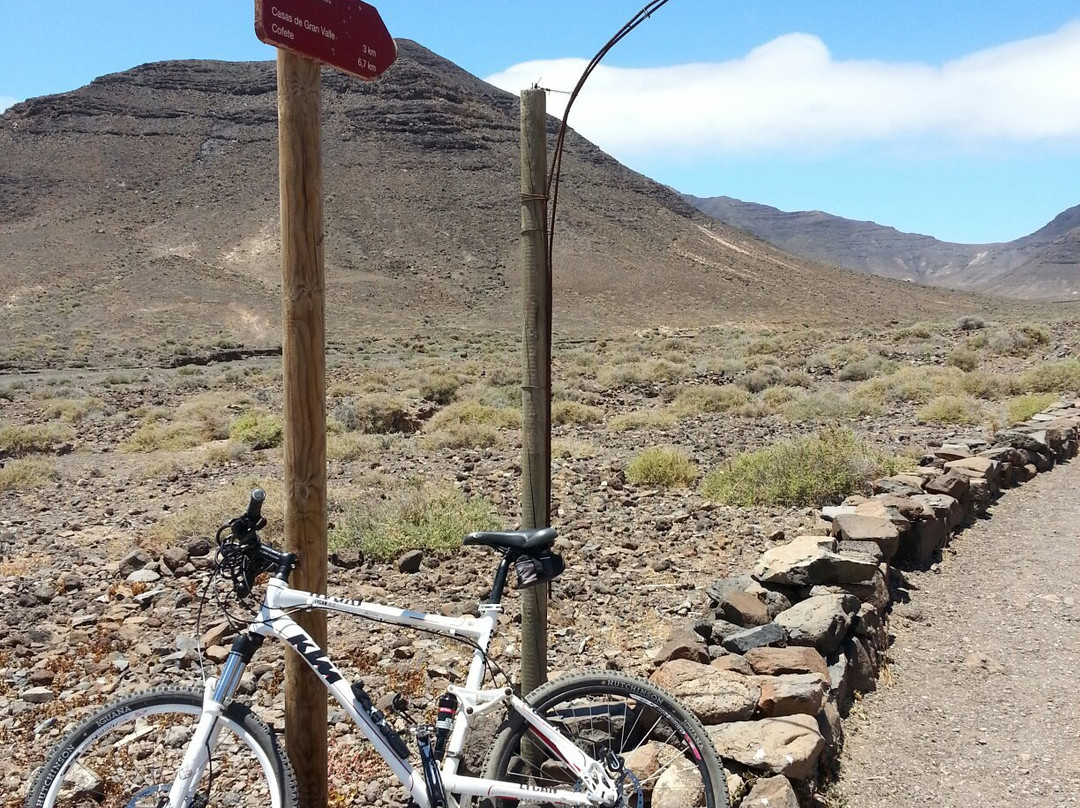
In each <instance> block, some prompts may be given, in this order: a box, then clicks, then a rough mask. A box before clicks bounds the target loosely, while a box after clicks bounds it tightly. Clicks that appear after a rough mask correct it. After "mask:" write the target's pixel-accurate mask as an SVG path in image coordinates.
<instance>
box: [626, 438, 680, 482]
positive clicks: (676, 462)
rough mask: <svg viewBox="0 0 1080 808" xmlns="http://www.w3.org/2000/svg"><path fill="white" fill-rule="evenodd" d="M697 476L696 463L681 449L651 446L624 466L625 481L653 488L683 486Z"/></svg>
mask: <svg viewBox="0 0 1080 808" xmlns="http://www.w3.org/2000/svg"><path fill="white" fill-rule="evenodd" d="M697 477H698V469H697V465H695V463H694V461H693V460H691V459H690V457H689V455H687V454H686V452H684V451H682V450H681V449H670V448H665V447H662V446H652V447H650V448H648V449H646V450H645V451H643V452H642V453H641V454H639V455H638V456H637V457H635V458H634V459H633V460H631V461H630V463H629V465H627V467H626V479H627V482H629V483H632V484H633V485H648V486H652V487H654V488H685V487H687V486H689V485H690V483H692V482H693V481H694V480H696V479H697Z"/></svg>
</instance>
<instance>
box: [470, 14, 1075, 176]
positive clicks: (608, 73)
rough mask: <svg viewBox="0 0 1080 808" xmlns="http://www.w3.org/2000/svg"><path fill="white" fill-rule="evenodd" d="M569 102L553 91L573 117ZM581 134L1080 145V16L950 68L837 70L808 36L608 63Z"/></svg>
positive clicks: (684, 143) (582, 111) (616, 148)
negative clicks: (709, 55) (708, 56)
mask: <svg viewBox="0 0 1080 808" xmlns="http://www.w3.org/2000/svg"><path fill="white" fill-rule="evenodd" d="M585 64H586V63H585V61H584V60H580V59H560V60H551V61H534V62H525V63H522V64H518V65H514V66H513V67H510V68H508V69H507V70H505V71H503V72H501V73H497V74H495V75H493V76H490V77H488V79H487V80H488V81H489V82H491V83H492V84H495V85H497V86H499V87H502V88H503V89H505V90H509V91H510V92H515V93H516V92H519V91H520V90H521V89H523V88H525V87H529V86H531V85H533V84H534V83H539V84H540V86H543V87H547V88H551V89H559V90H570V89H572V88H573V86H574V84H576V82H577V80H578V78H579V76H580V75H581V72H582V70H583V69H584V67H585ZM566 99H567V96H566V95H563V94H558V93H553V94H549V96H548V107H549V111H551V112H553V113H555V114H560V115H561V114H562V111H563V108H564V105H565V103H566ZM571 118H572V120H571V125H573V126H574V128H575V129H577V130H578V131H579V132H581V133H582V134H583V135H585V136H586V137H588V138H589V139H591V140H593V141H595V142H597V143H599V144H600V145H602V146H603V147H604V148H606V149H608V150H610V151H613V152H615V153H618V154H624V155H626V154H645V153H655V152H657V151H661V150H679V151H681V152H686V151H690V152H693V153H696V154H721V153H740V152H753V151H760V150H764V149H767V150H784V151H788V150H799V151H802V150H820V149H828V148H833V147H837V146H843V145H846V144H854V143H862V142H867V141H872V142H884V141H894V142H900V141H903V140H906V139H915V138H919V139H922V138H927V137H930V138H935V139H942V138H944V139H946V140H948V141H951V142H952V143H953V144H954V145H959V146H961V147H963V146H973V147H978V148H982V147H985V145H987V144H988V143H989V144H993V143H1001V142H1013V143H1016V142H1019V143H1032V142H1037V141H1046V140H1074V141H1078V142H1080V20H1077V21H1074V22H1072V23H1070V24H1068V25H1066V26H1064V27H1063V28H1061V29H1060V30H1059V31H1057V32H1055V33H1052V34H1048V35H1046V36H1040V37H1035V38H1032V39H1026V40H1021V41H1017V42H1013V43H1010V44H1007V45H1002V46H999V47H995V48H990V49H987V50H983V51H979V52H977V53H973V54H970V55H968V56H965V57H963V58H960V59H956V60H954V61H951V62H948V63H946V64H944V65H941V66H931V65H923V64H916V63H887V62H878V61H857V60H850V61H838V60H836V59H834V58H833V57H832V55H831V54H830V53H829V50H828V48H827V46H826V45H825V43H824V42H822V41H821V40H820V39H819V38H818V37H816V36H812V35H810V34H801V33H793V34H787V35H785V36H781V37H778V38H777V39H774V40H773V41H771V42H768V43H766V44H764V45H762V46H760V47H758V48H755V49H754V50H753V51H751V52H750V53H748V54H747V55H746V56H745V57H743V58H741V59H735V60H732V61H727V62H718V63H700V64H685V65H678V66H673V67H664V68H646V69H625V68H612V67H605V66H603V65H601V66H600V67H599V68H598V69H597V70H596V71H595V72H594V73H593V75H592V77H591V78H590V79H589V81H588V83H587V84H586V85H585V89H584V90H583V91H582V93H581V96H580V97H579V99H578V100H577V102H576V103H575V104H574V109H573V112H572V113H571Z"/></svg>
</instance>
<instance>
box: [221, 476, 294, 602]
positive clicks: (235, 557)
mask: <svg viewBox="0 0 1080 808" xmlns="http://www.w3.org/2000/svg"><path fill="white" fill-rule="evenodd" d="M265 500H266V492H265V491H263V490H262V489H261V488H256V489H255V490H254V491H252V492H251V497H250V499H249V500H248V507H247V510H246V511H245V512H244V514H243V515H241V516H238V517H236V518H235V519H233V520H231V521H230V522H229V524H227V525H225V526H224V527H222V529H221V530H220V531H218V541H219V543H220V541H221V534H222V533H223V532H224V531H225V530H226V529H229V530H230V531H231V533H232V538H233V542H232V543H231V545H230V546H231V547H232V548H233V549H232V550H231V551H226V550H225V546H224V545H223V547H222V551H223V552H222V557H221V561H220V562H219V563H220V565H221V567H222V569H225V570H227V571H228V573H229V577H230V578H231V579H232V582H233V586H234V587H235V589H236V593H237V594H238V595H239V596H240V597H241V598H244V597H247V595H248V594H249V593H250V592H251V589H252V587H253V586H254V585H255V579H256V578H257V577H258V576H259V574H260V573H263V572H269V573H273V574H274V575H276V576H278V577H280V578H281V579H282V580H285V581H287V580H288V578H289V574H290V573H291V572H292V571H293V569H294V568H295V566H296V556H295V555H294V554H293V553H283V552H281V551H280V550H275V549H274V548H273V547H270V546H268V545H265V544H263V543H262V542H261V541H260V540H259V534H258V530H259V529H260V528H262V527H263V526H265V525H266V520H265V519H263V518H262V506H263V502H264V501H265Z"/></svg>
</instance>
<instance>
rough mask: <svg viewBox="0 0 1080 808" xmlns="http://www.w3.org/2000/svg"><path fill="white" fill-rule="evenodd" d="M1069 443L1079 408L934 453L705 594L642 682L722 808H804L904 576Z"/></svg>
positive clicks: (834, 749) (839, 736)
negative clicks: (714, 769)
mask: <svg viewBox="0 0 1080 808" xmlns="http://www.w3.org/2000/svg"><path fill="white" fill-rule="evenodd" d="M1078 436H1080V401H1077V402H1073V403H1070V404H1059V405H1058V406H1056V407H1053V408H1051V409H1049V410H1047V411H1046V412H1044V413H1041V414H1039V415H1036V416H1035V417H1034V418H1033V419H1032V420H1031V421H1028V422H1026V423H1023V424H1017V425H1015V426H1012V427H1010V428H1008V429H1005V430H1002V431H1000V432H998V433H997V434H995V435H993V436H992V437H991V438H990V439H989V440H983V439H973V440H963V441H956V442H953V443H946V444H943V445H942V446H941V448H939V449H937V450H936V451H935V452H934V453H933V454H931V455H927V456H926V457H924V458H923V459H922V461H921V463H920V466H919V468H918V471H917V472H915V473H912V474H899V475H896V476H893V477H887V478H884V479H881V480H877V481H875V482H874V484H873V491H874V493H873V496H870V497H863V496H852V497H848V498H847V499H846V500H845V501H844V502H843V503H842V504H841V505H838V506H835V507H827V508H823V509H822V510H821V519H820V521H819V525H818V527H819V528H820V530H818V531H816V532H815V535H806V536H800V537H798V538H796V539H795V540H793V541H790V542H788V543H787V544H784V545H781V546H779V547H774V548H773V549H771V550H768V551H767V552H765V553H764V554H763V555H762V556H761V558H760V559H759V560H758V562H757V564H756V565H755V566H754V569H753V571H752V572H750V573H748V574H745V575H739V576H734V577H729V578H724V579H722V580H719V581H716V582H715V583H714V584H712V585H711V586H710V587H709V589H708V593H709V596H710V598H711V606H712V609H711V611H710V612H709V613H708V614H706V615H703V616H702V617H701V618H700V619H698V620H696V621H694V622H692V623H690V624H688V625H686V626H685V627H683V628H681V629H679V630H677V631H675V632H674V633H673V634H672V636H671V637H670V638H669V640H668V642H667V644H666V645H665V646H664V648H663V649H661V651H660V652H659V653H658V654H657V657H656V660H655V662H656V665H657V668H656V671H655V672H654V673H653V676H652V679H653V681H655V682H656V683H657V684H659V685H661V686H662V687H664V688H666V689H668V690H669V691H671V692H672V693H674V694H675V695H676V696H678V697H679V698H681V699H683V700H684V701H685V702H686V703H687V705H688V706H689V707H690V708H691V709H692V710H694V712H695V713H696V714H697V715H698V717H699V718H700V719H701V721H702V723H704V724H705V726H706V729H707V731H708V734H709V736H710V737H711V738H712V740H713V742H714V743H715V744H716V748H717V751H718V752H719V753H720V755H721V757H722V758H723V759H724V763H725V766H726V767H727V769H728V772H729V774H728V785H729V790H730V791H731V803H732V806H739V805H741V806H743V808H764V806H770V808H797V807H798V806H799V805H800V802H801V803H802V804H803V805H806V804H808V803H809V801H810V799H811V797H812V795H813V793H814V791H815V790H816V789H817V786H818V784H819V783H820V781H821V779H822V778H824V777H826V776H827V775H828V773H829V771H830V770H832V769H833V768H834V766H835V764H836V762H837V760H838V758H839V755H840V752H841V749H842V746H843V723H842V717H843V716H844V715H845V714H846V712H847V709H848V708H849V707H850V704H851V700H852V698H853V697H854V696H855V695H856V694H858V693H864V692H868V691H872V690H874V689H875V687H876V682H877V675H878V671H879V670H880V668H881V665H882V662H883V660H884V658H885V652H886V647H887V645H888V633H887V631H886V619H887V616H888V612H889V610H890V607H891V605H892V602H893V595H894V592H895V584H897V583H902V578H901V576H902V571H903V570H904V569H911V568H926V567H927V566H930V565H932V564H933V563H934V560H935V558H937V557H939V554H940V552H941V549H942V548H943V547H944V546H945V545H946V544H947V543H948V542H949V540H950V538H951V537H952V536H953V535H954V534H955V533H956V532H957V531H958V530H962V529H963V528H964V527H965V526H967V525H969V524H971V523H972V522H973V521H974V520H975V519H977V518H979V517H982V516H985V515H986V513H987V510H988V508H989V506H990V504H991V503H992V502H993V501H994V500H995V499H996V498H997V497H998V496H999V495H1000V494H1001V493H1002V491H1004V490H1005V489H1007V488H1010V487H1012V486H1014V485H1018V484H1020V483H1023V482H1025V481H1027V480H1030V479H1031V478H1032V477H1034V476H1035V475H1036V474H1038V473H1039V472H1043V471H1048V470H1050V469H1052V468H1053V467H1054V465H1055V464H1056V463H1060V462H1062V461H1065V460H1068V459H1069V458H1072V457H1073V456H1075V455H1076V453H1077V446H1078V444H1077V441H1078ZM656 808H667V807H666V806H656ZM671 808H675V807H674V806H672V807H671Z"/></svg>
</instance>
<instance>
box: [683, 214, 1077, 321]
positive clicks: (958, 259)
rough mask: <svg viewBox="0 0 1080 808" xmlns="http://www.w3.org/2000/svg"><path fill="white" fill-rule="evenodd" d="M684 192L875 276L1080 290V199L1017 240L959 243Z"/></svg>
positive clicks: (1000, 289) (740, 222) (763, 233)
mask: <svg viewBox="0 0 1080 808" xmlns="http://www.w3.org/2000/svg"><path fill="white" fill-rule="evenodd" d="M685 198H686V200H687V201H688V202H690V203H691V204H692V205H694V206H695V207H697V208H698V209H699V210H701V211H703V212H704V213H707V214H708V215H710V216H712V217H713V218H715V219H717V220H719V221H721V222H724V223H726V224H729V225H731V226H732V227H738V228H740V229H742V230H746V231H747V232H749V233H753V234H754V235H756V236H758V237H759V238H762V239H764V240H765V241H767V242H769V243H770V244H773V245H775V246H777V247H779V248H780V249H782V250H785V251H787V252H790V253H792V254H794V255H801V256H803V257H805V258H810V259H812V260H815V261H822V262H824V263H831V264H835V265H837V266H842V267H846V268H848V269H854V270H857V271H859V272H867V273H869V274H871V275H879V276H882V277H886V278H897V279H899V280H908V281H914V282H916V283H922V284H930V285H934V286H945V287H948V288H951V289H965V290H970V291H977V292H985V293H989V294H994V295H1000V296H1003V297H1013V298H1024V299H1030V300H1073V299H1075V298H1076V296H1077V295H1078V294H1080V205H1078V206H1077V207H1074V208H1070V209H1069V210H1067V211H1065V212H1064V213H1062V214H1060V215H1059V216H1058V217H1057V218H1055V219H1054V221H1052V222H1050V223H1049V224H1048V225H1046V227H1043V228H1042V229H1040V230H1038V231H1037V232H1035V233H1032V234H1031V235H1030V236H1025V237H1024V238H1021V239H1017V240H1016V241H1011V242H1007V243H1003V244H953V243H950V242H945V241H939V240H937V239H935V238H931V237H930V236H920V235H916V234H913V233H901V232H900V231H899V230H896V229H894V228H892V227H884V226H882V225H879V224H875V223H874V222H858V221H852V220H851V219H844V218H841V217H839V216H832V215H830V214H828V213H822V212H821V211H801V212H797V213H786V212H784V211H780V210H777V209H776V208H773V207H769V206H768V205H758V204H754V203H751V202H742V201H740V200H738V199H732V198H731V197H726V196H715V197H710V198H705V199H703V198H700V197H695V196H690V195H686V197H685Z"/></svg>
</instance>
